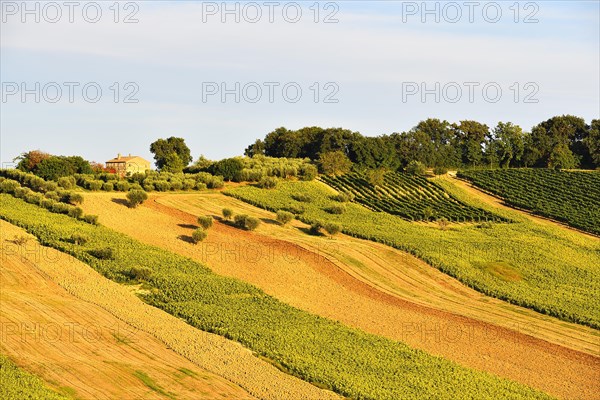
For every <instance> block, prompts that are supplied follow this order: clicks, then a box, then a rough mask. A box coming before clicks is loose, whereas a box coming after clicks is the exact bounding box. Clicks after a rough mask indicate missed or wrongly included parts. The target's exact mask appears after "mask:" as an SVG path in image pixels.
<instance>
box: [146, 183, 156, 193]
mask: <svg viewBox="0 0 600 400" xmlns="http://www.w3.org/2000/svg"><path fill="white" fill-rule="evenodd" d="M153 190H154V184H153V183H151V182H150V183H144V191H146V192H151V191H153Z"/></svg>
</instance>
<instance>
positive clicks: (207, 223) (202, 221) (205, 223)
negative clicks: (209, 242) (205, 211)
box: [198, 215, 213, 229]
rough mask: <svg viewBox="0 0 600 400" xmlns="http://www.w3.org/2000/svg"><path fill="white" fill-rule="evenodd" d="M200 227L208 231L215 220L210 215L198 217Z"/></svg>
mask: <svg viewBox="0 0 600 400" xmlns="http://www.w3.org/2000/svg"><path fill="white" fill-rule="evenodd" d="M198 225H200V226H201V227H202V228H203V229H208V228H210V227H211V226H212V225H213V218H212V217H211V216H210V215H201V216H199V217H198Z"/></svg>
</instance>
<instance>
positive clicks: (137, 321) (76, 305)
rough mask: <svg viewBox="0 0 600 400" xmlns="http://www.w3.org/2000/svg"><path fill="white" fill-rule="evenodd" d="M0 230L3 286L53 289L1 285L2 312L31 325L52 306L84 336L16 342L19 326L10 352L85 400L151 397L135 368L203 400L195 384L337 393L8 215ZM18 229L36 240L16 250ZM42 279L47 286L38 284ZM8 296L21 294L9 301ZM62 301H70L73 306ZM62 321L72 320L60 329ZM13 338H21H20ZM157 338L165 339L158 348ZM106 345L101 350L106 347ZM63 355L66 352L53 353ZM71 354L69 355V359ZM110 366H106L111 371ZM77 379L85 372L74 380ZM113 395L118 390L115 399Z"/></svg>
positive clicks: (237, 393) (226, 393)
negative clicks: (197, 322)
mask: <svg viewBox="0 0 600 400" xmlns="http://www.w3.org/2000/svg"><path fill="white" fill-rule="evenodd" d="M0 226H1V228H2V229H1V231H2V237H3V247H2V249H3V252H2V256H3V260H6V261H7V266H8V267H10V271H8V270H7V271H6V274H7V275H8V276H9V279H6V280H3V281H2V282H3V284H5V283H6V282H11V283H13V285H14V284H16V282H17V280H16V278H17V277H19V278H22V279H20V281H19V282H20V283H23V284H24V285H28V284H31V283H33V285H36V286H37V285H38V284H39V285H42V284H43V285H44V286H45V287H46V288H47V289H46V290H45V292H47V295H42V294H39V293H40V292H41V290H38V294H36V293H35V292H34V293H31V288H32V286H33V285H30V286H29V288H25V287H18V290H14V289H16V287H13V288H12V289H13V290H11V291H9V290H7V289H5V288H4V287H3V289H2V293H3V296H2V304H3V308H2V309H3V318H4V313H6V314H7V318H8V317H10V318H11V319H12V318H14V319H15V322H17V321H18V322H20V323H23V321H24V320H25V317H24V314H23V313H24V312H26V313H27V320H28V321H31V323H33V320H32V318H34V317H35V315H34V314H33V313H32V312H33V311H36V310H40V309H43V310H45V311H46V313H45V315H44V318H45V320H46V321H47V320H48V315H49V314H50V313H52V316H53V317H54V318H53V319H52V322H51V323H50V324H51V328H52V329H54V328H55V327H57V326H59V327H65V328H68V327H71V326H73V327H77V328H79V329H77V330H76V331H73V333H74V334H75V333H76V334H77V335H78V336H77V339H78V340H77V341H76V342H75V343H72V342H70V341H69V342H68V343H65V342H64V341H61V342H57V341H50V340H42V339H43V338H44V336H42V334H43V333H44V332H46V331H41V330H38V331H39V332H38V333H37V334H36V335H37V336H33V335H30V336H28V338H31V339H32V340H30V341H29V343H26V342H25V343H20V342H19V341H18V340H19V339H20V337H21V335H20V332H19V330H18V329H12V330H11V332H12V335H7V336H9V338H10V339H11V341H10V343H7V346H6V349H7V350H11V349H12V350H11V354H10V355H11V357H14V358H15V359H17V360H20V361H23V360H26V359H28V360H29V362H28V365H29V366H31V367H32V368H35V367H36V366H39V369H36V370H37V371H39V372H40V376H44V378H48V379H46V380H47V381H53V382H56V383H59V382H62V384H63V386H68V387H71V388H72V389H73V390H74V391H75V392H77V393H79V395H81V394H83V393H85V394H86V395H85V396H84V397H85V398H89V397H99V398H107V397H108V398H123V397H127V396H131V395H132V394H133V393H138V394H140V396H138V398H139V397H144V398H145V397H147V396H148V393H146V392H148V390H147V388H146V390H145V391H144V388H143V387H141V386H140V385H139V382H138V381H139V379H138V378H137V377H134V373H135V371H141V372H143V373H144V374H145V375H148V376H150V377H154V379H153V380H154V382H155V383H156V384H157V385H158V386H160V387H162V388H163V390H165V391H167V392H174V393H175V395H177V397H178V398H196V395H194V394H190V390H195V392H196V393H199V392H202V393H205V394H206V395H209V394H210V398H223V397H224V398H240V399H243V398H254V397H253V396H255V397H258V398H261V399H269V400H275V399H280V398H301V397H304V398H308V399H335V398H338V396H336V395H334V394H333V393H332V392H328V391H324V390H321V389H319V388H317V387H315V386H313V385H310V384H309V383H307V382H304V381H302V380H300V379H297V378H294V377H292V376H291V375H288V374H286V373H283V372H281V371H280V370H278V369H277V368H275V367H274V366H272V365H271V364H269V363H268V362H265V361H262V360H260V359H259V358H257V357H255V356H253V355H252V353H251V352H249V351H248V350H247V349H245V348H243V347H242V346H240V345H239V344H238V343H236V342H233V341H231V340H227V339H225V338H223V337H220V336H217V335H212V334H209V333H207V332H204V331H201V330H199V329H196V328H193V327H192V326H190V325H188V324H186V323H185V322H183V321H182V320H180V319H178V318H175V317H173V316H172V315H170V314H167V313H165V312H164V311H161V310H159V309H157V308H155V307H152V306H150V305H148V304H146V303H144V302H142V301H141V300H140V298H139V297H138V296H137V293H139V292H140V290H141V289H140V288H139V285H135V286H124V285H120V284H117V283H115V282H113V281H110V280H108V279H106V278H104V277H102V276H101V275H99V274H98V273H97V272H96V271H94V270H93V269H92V268H91V267H90V266H88V265H86V264H84V263H83V262H81V261H79V260H77V259H75V258H73V257H71V256H69V255H68V254H66V253H61V252H59V251H58V250H55V249H53V248H50V247H45V246H41V245H40V244H38V243H37V241H35V238H34V237H33V236H31V235H29V234H27V233H26V232H25V231H24V230H23V229H21V228H18V227H16V226H14V225H11V224H9V223H7V222H5V221H0ZM15 235H16V236H18V237H29V238H30V240H29V242H28V243H27V244H26V245H21V246H18V245H16V244H14V243H13V242H12V238H13V237H14V236H15ZM7 239H10V241H7ZM57 265H58V266H59V268H57ZM36 270H37V271H36ZM42 275H43V278H44V282H42V281H41V280H40V279H41V277H42ZM13 277H14V278H13ZM25 277H26V278H25ZM57 285H59V286H60V287H62V288H63V289H64V290H63V289H60V288H58V287H57ZM48 288H52V290H49V289H48ZM27 289H29V291H28V290H27ZM65 290H66V291H68V294H67V293H66V292H65ZM9 295H10V298H11V299H14V301H11V302H10V303H9V302H8V300H9V297H8V296H9ZM5 296H6V297H5ZM27 296H28V297H27ZM73 296H74V297H76V298H77V299H79V300H77V299H75V298H74V297H73ZM5 302H6V305H5ZM25 303H27V304H36V305H39V307H38V308H33V307H29V308H27V309H26V310H25V311H24V310H23V304H25ZM57 305H66V309H63V308H60V307H57ZM9 311H10V312H9ZM13 311H14V313H13ZM67 313H68V318H67V315H66V314H67ZM109 313H110V314H111V315H109ZM112 316H114V317H112ZM57 317H58V318H57ZM111 317H112V319H111ZM65 318H67V320H66V321H64V320H65ZM63 321H64V322H66V323H68V325H62V322H63ZM3 323H4V322H3ZM31 323H30V324H31ZM3 326H8V324H7V325H3ZM13 326H14V325H13ZM42 326H43V325H42ZM86 327H90V329H89V331H90V332H92V331H93V333H94V336H93V339H94V340H93V341H92V342H91V343H90V341H89V340H86V338H87V336H86V337H81V336H82V335H81V333H82V331H83V330H84V328H86ZM98 327H100V330H98V329H97V328H98ZM7 330H8V328H7ZM52 333H53V334H54V336H52V338H56V336H57V335H56V332H55V330H53V331H52ZM60 333H61V335H60V336H59V337H60V338H62V339H67V338H69V337H70V331H67V332H62V331H61V332H60ZM63 333H64V334H63ZM97 333H101V334H102V335H97ZM113 334H115V335H113ZM155 338H156V339H155ZM12 339H17V341H16V342H14V343H13V340H12ZM38 339H40V340H38ZM157 339H158V340H160V341H161V342H162V343H164V344H162V343H161V344H159V343H158V341H157ZM32 341H33V343H31V342H32ZM26 344H30V345H31V344H35V346H26ZM198 344H202V345H201V346H199V345H198ZM86 345H87V346H88V347H89V346H90V345H91V346H92V348H91V349H89V348H86ZM15 346H16V347H15ZM167 347H168V349H167ZM17 349H18V351H16V350H17ZM99 349H102V350H103V351H102V352H99V351H98V350H99ZM111 349H112V350H111ZM169 349H170V350H169ZM107 350H108V351H107ZM57 351H58V352H59V353H60V354H56V352H57ZM40 352H43V354H52V355H53V357H52V362H53V363H54V364H55V365H56V366H57V368H55V370H56V371H61V370H62V371H69V372H70V374H68V375H66V376H61V374H58V373H57V372H56V371H52V370H48V369H46V368H43V364H41V362H42V361H43V360H40V357H39V354H40ZM173 352H175V353H177V354H178V355H179V356H176V355H175V354H174V353H173ZM64 354H68V355H69V357H68V358H67V357H64ZM82 357H83V358H84V359H87V360H95V361H99V365H100V366H101V367H98V366H96V365H95V364H94V363H92V364H91V363H89V362H81V361H78V362H73V360H74V359H76V360H80V359H81V358H82ZM188 360H189V361H188ZM106 361H108V363H107V362H106ZM115 361H119V364H116V365H115V364H114V362H115ZM190 361H191V363H193V364H191V363H190ZM106 366H108V367H109V368H108V369H105V367H106ZM134 366H137V367H136V368H134ZM58 367H60V368H61V369H60V370H59V369H58ZM99 371H102V376H103V379H102V381H101V382H97V379H98V378H96V376H98V373H99ZM182 371H183V372H182ZM48 374H51V375H48ZM80 375H81V378H78V379H74V378H72V376H76V377H79V376H80ZM157 378H158V379H157ZM173 378H175V380H174V379H173ZM195 378H198V379H195ZM82 380H83V382H82ZM92 382H94V384H91V383H92ZM236 385H237V387H236ZM240 387H243V388H244V389H245V391H246V392H244V391H243V390H241V389H240ZM110 393H112V395H108V394H110ZM248 393H252V394H253V396H252V395H249V394H248ZM3 398H6V397H3ZM19 399H20V397H19Z"/></svg>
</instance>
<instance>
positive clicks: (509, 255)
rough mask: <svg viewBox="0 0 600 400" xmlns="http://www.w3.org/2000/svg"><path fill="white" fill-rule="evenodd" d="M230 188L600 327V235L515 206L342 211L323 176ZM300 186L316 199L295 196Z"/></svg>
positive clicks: (491, 291) (497, 293)
mask: <svg viewBox="0 0 600 400" xmlns="http://www.w3.org/2000/svg"><path fill="white" fill-rule="evenodd" d="M226 193H227V194H229V195H231V196H234V197H237V198H239V199H241V200H244V201H247V202H248V203H250V204H253V205H256V206H258V207H262V208H265V209H268V210H270V211H276V210H279V209H285V208H289V207H300V206H301V207H303V212H302V213H301V214H300V215H299V218H300V219H301V220H303V221H305V222H307V223H312V222H314V221H327V220H329V221H335V222H337V223H339V224H341V225H342V226H343V231H344V233H346V234H348V235H352V236H356V237H360V238H363V239H368V240H373V241H377V242H380V243H383V244H387V245H390V246H393V247H395V248H398V249H400V250H404V251H407V252H409V253H411V254H414V255H416V256H417V257H419V258H421V259H422V260H424V261H426V262H427V263H428V264H430V265H432V266H434V267H436V268H438V269H440V270H441V271H443V272H445V273H447V274H449V275H450V276H453V277H455V278H457V279H458V280H460V281H461V282H463V283H464V284H466V285H468V286H470V287H473V288H475V289H476V290H478V291H480V292H482V293H485V294H487V295H490V296H493V297H497V298H499V299H501V300H505V301H508V302H510V303H513V304H517V305H520V306H524V307H528V308H532V309H534V310H536V311H538V312H541V313H544V314H549V315H552V316H555V317H558V318H561V319H564V320H567V321H572V322H577V323H581V324H585V325H588V326H591V327H595V328H598V327H600V315H599V314H598V311H597V310H598V308H599V306H600V303H599V301H598V300H597V297H596V296H595V295H594V293H597V292H598V290H600V279H599V278H598V276H599V274H600V251H599V250H600V241H598V240H596V239H592V240H590V238H589V237H588V236H583V235H581V234H578V233H576V232H569V231H565V230H564V229H561V228H560V227H549V226H544V225H538V224H535V223H532V222H531V221H529V220H527V219H526V218H524V217H522V216H520V215H519V214H517V213H511V212H509V211H502V212H498V213H499V214H500V215H502V216H504V217H506V218H509V219H512V220H514V221H515V223H511V224H504V223H491V224H490V223H485V224H479V225H468V224H452V225H451V226H450V227H449V229H445V230H444V229H440V228H439V227H435V226H423V225H418V224H414V223H411V222H408V221H406V220H404V219H402V218H400V217H397V216H393V215H390V214H387V213H375V212H372V211H370V210H368V209H366V208H364V207H362V206H360V205H357V204H349V205H348V206H347V208H346V211H345V212H344V213H342V214H340V215H331V214H329V213H327V212H326V211H325V210H326V209H327V208H328V207H331V205H332V204H334V203H335V202H334V201H333V200H331V196H332V195H333V194H335V193H334V192H333V191H332V190H331V189H330V188H328V187H327V186H325V185H324V184H321V183H318V182H286V183H282V184H280V186H279V187H278V189H277V190H276V191H273V190H265V189H259V188H256V187H252V186H244V187H237V188H233V189H230V190H228V191H226ZM296 193H305V194H308V195H310V196H311V197H312V199H313V200H312V201H311V202H310V203H301V202H298V201H296V200H294V199H293V196H294V195H295V194H296Z"/></svg>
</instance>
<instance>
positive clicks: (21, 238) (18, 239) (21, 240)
mask: <svg viewBox="0 0 600 400" xmlns="http://www.w3.org/2000/svg"><path fill="white" fill-rule="evenodd" d="M29 239H30V238H29V237H28V236H25V235H15V236H14V237H13V240H12V242H13V243H14V244H16V245H17V246H23V245H24V244H27V242H29Z"/></svg>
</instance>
